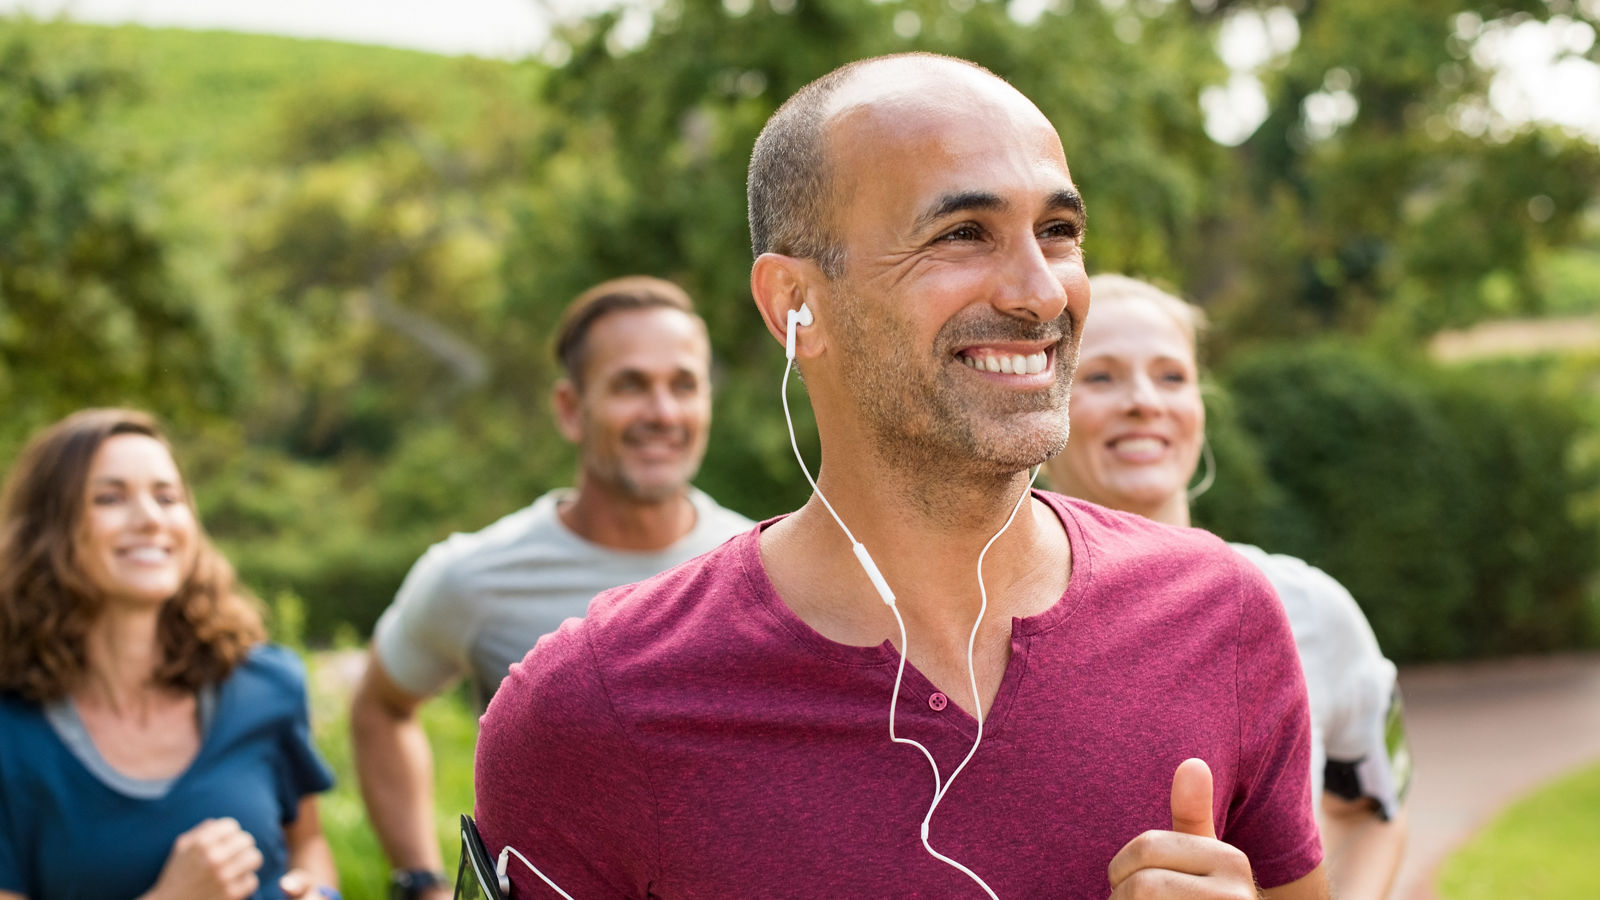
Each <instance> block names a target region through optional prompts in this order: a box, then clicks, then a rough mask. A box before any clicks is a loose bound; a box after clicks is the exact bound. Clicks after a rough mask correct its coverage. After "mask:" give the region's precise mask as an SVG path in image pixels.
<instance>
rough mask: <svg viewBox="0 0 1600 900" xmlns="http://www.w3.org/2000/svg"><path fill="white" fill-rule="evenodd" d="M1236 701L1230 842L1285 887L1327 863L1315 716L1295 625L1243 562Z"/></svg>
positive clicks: (1264, 881)
mask: <svg viewBox="0 0 1600 900" xmlns="http://www.w3.org/2000/svg"><path fill="white" fill-rule="evenodd" d="M1233 559H1234V561H1235V565H1236V566H1237V569H1238V572H1239V624H1238V628H1239V631H1238V634H1239V637H1238V647H1237V654H1236V659H1237V660H1238V667H1237V675H1236V678H1235V691H1236V702H1237V704H1238V710H1239V743H1240V746H1239V773H1238V779H1237V781H1236V784H1235V788H1234V790H1235V795H1234V797H1233V798H1232V799H1231V801H1230V814H1229V822H1230V823H1234V822H1237V823H1239V825H1238V827H1232V826H1230V828H1229V830H1228V832H1227V834H1226V835H1225V839H1226V840H1227V841H1228V843H1230V844H1233V845H1234V846H1236V847H1238V848H1239V849H1241V850H1243V851H1244V852H1245V854H1246V856H1248V857H1249V858H1250V866H1251V868H1252V870H1253V871H1254V873H1255V877H1256V881H1257V882H1258V883H1259V884H1261V886H1262V887H1267V888H1271V887H1277V886H1279V885H1283V884H1288V883H1289V882H1292V881H1296V880H1298V879H1300V878H1303V877H1304V876H1305V875H1307V874H1308V873H1310V872H1311V870H1312V869H1314V868H1315V867H1316V866H1317V864H1318V863H1319V862H1321V861H1322V843H1321V839H1320V838H1319V836H1318V833H1317V824H1316V818H1315V816H1314V814H1313V812H1312V807H1311V784H1310V774H1311V717H1310V712H1309V708H1308V705H1307V700H1306V689H1305V678H1304V676H1303V675H1302V674H1301V670H1300V658H1299V655H1298V654H1297V653H1296V651H1295V644H1294V636H1293V633H1292V632H1291V631H1290V629H1289V621H1288V618H1287V617H1286V616H1285V614H1284V611H1283V606H1282V604H1280V603H1279V602H1278V599H1277V596H1276V595H1275V594H1274V593H1273V591H1272V587H1271V585H1270V584H1269V583H1268V582H1267V581H1266V577H1265V576H1264V575H1262V574H1261V572H1260V571H1258V570H1257V569H1256V568H1255V567H1253V566H1251V565H1249V564H1248V563H1246V562H1245V561H1244V560H1243V559H1242V558H1240V557H1236V556H1235V557H1233Z"/></svg>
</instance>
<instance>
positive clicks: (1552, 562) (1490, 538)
mask: <svg viewBox="0 0 1600 900" xmlns="http://www.w3.org/2000/svg"><path fill="white" fill-rule="evenodd" d="M1224 383H1225V384H1226V387H1227V390H1228V392H1229V393H1230V394H1231V395H1232V397H1233V398H1235V402H1236V403H1237V410H1236V421H1237V423H1238V426H1239V428H1240V429H1241V431H1242V432H1243V433H1244V434H1246V435H1248V436H1249V438H1250V440H1251V441H1253V443H1254V453H1256V454H1259V459H1260V465H1261V467H1262V468H1264V469H1265V472H1266V474H1267V476H1268V479H1269V482H1270V484H1264V483H1261V482H1260V481H1259V480H1257V481H1254V482H1252V481H1250V480H1248V479H1246V480H1245V481H1244V482H1243V483H1242V484H1230V482H1229V478H1228V476H1227V473H1229V472H1230V470H1232V471H1241V470H1242V471H1245V472H1248V471H1249V466H1250V456H1251V449H1250V447H1248V446H1247V445H1245V446H1240V442H1239V441H1238V440H1237V438H1235V437H1231V436H1229V437H1226V438H1225V439H1223V440H1217V439H1216V437H1215V436H1214V438H1213V440H1214V443H1216V444H1217V450H1218V457H1219V471H1221V472H1222V473H1224V475H1223V477H1220V478H1219V483H1218V487H1217V490H1216V492H1215V493H1217V494H1219V495H1221V496H1220V497H1218V498H1214V499H1211V500H1210V501H1209V502H1208V503H1207V504H1206V505H1205V506H1203V507H1201V509H1200V510H1199V511H1198V512H1199V513H1200V515H1199V516H1197V520H1198V521H1199V522H1200V523H1201V524H1204V525H1206V526H1207V527H1211V528H1214V529H1215V530H1216V531H1218V532H1219V533H1221V534H1224V535H1226V536H1228V537H1230V538H1236V539H1244V540H1249V541H1252V542H1255V543H1259V544H1260V545H1262V546H1263V547H1266V548H1267V549H1269V550H1273V551H1275V552H1282V553H1290V554H1293V555H1295V556H1300V557H1302V558H1304V559H1306V560H1307V561H1309V562H1311V563H1312V564H1314V565H1317V566H1319V567H1321V568H1323V569H1325V570H1326V571H1328V572H1329V574H1331V575H1333V576H1334V577H1336V578H1338V579H1339V580H1340V581H1341V582H1343V583H1344V584H1345V586H1346V587H1348V588H1349V589H1350V591H1351V593H1353V594H1354V595H1355V597H1356V599H1357V601H1358V602H1359V603H1360V604H1361V606H1362V608H1363V609H1364V610H1365V611H1366V614H1367V617H1368V619H1369V620H1370V621H1371V622H1372V626H1373V630H1374V631H1375V632H1376V633H1377V635H1378V639H1379V641H1380V643H1382V644H1383V646H1384V648H1385V651H1386V652H1387V653H1388V654H1389V655H1390V656H1391V657H1393V658H1396V659H1402V660H1424V659H1452V658H1461V657H1468V656H1483V655H1490V654H1504V653H1517V652H1532V651H1541V650H1548V649H1554V648H1558V647H1571V646H1574V645H1577V644H1581V643H1583V642H1585V641H1588V640H1592V639H1593V637H1594V635H1595V634H1596V629H1595V623H1594V618H1595V614H1594V611H1593V609H1592V604H1591V600H1592V596H1593V594H1592V590H1593V577H1594V573H1595V572H1596V571H1597V570H1600V533H1597V531H1596V528H1595V525H1594V522H1593V520H1592V519H1585V518H1584V517H1583V516H1580V515H1579V514H1578V513H1579V505H1578V504H1579V502H1580V501H1581V499H1582V498H1585V497H1588V498H1591V500H1592V498H1593V497H1594V496H1595V494H1596V491H1597V485H1600V478H1597V473H1596V471H1595V469H1594V467H1593V466H1582V465H1579V464H1578V462H1577V460H1576V457H1575V455H1574V448H1575V447H1576V446H1577V442H1578V440H1579V439H1580V437H1581V436H1582V435H1583V434H1584V419H1583V412H1582V410H1581V408H1580V406H1579V404H1578V402H1577V400H1576V398H1574V397H1573V396H1570V395H1561V394H1558V393H1556V392H1554V391H1552V390H1551V389H1550V388H1549V387H1548V385H1547V382H1546V380H1545V379H1544V378H1543V377H1541V375H1540V374H1539V371H1538V370H1537V369H1528V370H1524V371H1520V372H1519V371H1515V370H1504V371H1496V372H1492V373H1491V372H1488V371H1479V370H1462V371H1441V370H1437V369H1432V368H1428V367H1424V366H1421V365H1407V364H1401V363H1397V362H1393V361H1388V360H1383V359H1379V358H1377V357H1376V356H1374V355H1372V354H1370V353H1368V352H1364V351H1362V350H1359V349H1356V348H1354V347H1351V346H1349V345H1345V344H1341V343H1334V342H1324V343H1317V344H1313V345H1311V346H1305V345H1295V346H1270V347H1265V348H1262V349H1258V350H1256V351H1253V352H1250V353H1247V354H1243V355H1241V356H1239V357H1237V358H1235V360H1234V361H1233V363H1232V364H1231V365H1230V366H1229V367H1228V369H1227V372H1226V373H1225V377H1224ZM1221 434H1223V435H1228V432H1227V431H1226V430H1223V431H1222V432H1221ZM1230 493H1241V494H1244V495H1245V497H1244V498H1232V499H1229V498H1228V495H1229V494H1230Z"/></svg>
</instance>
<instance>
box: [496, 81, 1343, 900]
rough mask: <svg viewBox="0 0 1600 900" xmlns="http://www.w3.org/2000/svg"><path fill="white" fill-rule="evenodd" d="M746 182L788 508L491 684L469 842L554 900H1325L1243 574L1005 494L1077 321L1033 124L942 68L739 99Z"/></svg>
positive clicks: (1023, 102) (1213, 545)
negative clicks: (750, 120)
mask: <svg viewBox="0 0 1600 900" xmlns="http://www.w3.org/2000/svg"><path fill="white" fill-rule="evenodd" d="M749 197H750V222H751V234H752V239H753V244H754V250H755V253H756V260H755V265H754V267H753V270H752V273H751V288H752V292H753V294H754V297H755V301H756V305H757V307H758V309H759V311H760V313H761V315H762V317H763V319H764V321H765V322H766V324H767V326H768V328H769V330H770V331H771V333H772V334H773V336H774V338H776V339H777V340H778V341H779V342H780V343H781V344H785V345H787V355H789V356H790V357H791V358H792V359H793V360H794V361H795V362H796V363H797V364H798V366H799V368H800V370H801V371H802V373H803V375H804V379H805V385H806V391H807V393H808V395H809V397H810V400H811V405H812V409H813V411H814V413H815V415H816V420H817V427H818V432H819V435H820V437H821V445H822V460H821V466H820V469H819V472H818V476H817V479H816V492H815V493H814V494H813V495H812V497H811V498H810V500H809V501H808V502H807V503H806V504H805V505H804V506H803V507H801V508H800V509H799V510H798V511H796V512H794V513H792V514H790V515H787V516H783V517H779V518H777V519H773V520H770V521H768V522H764V523H762V524H761V525H760V526H759V527H758V528H756V529H754V530H752V531H751V532H749V533H747V534H746V535H744V536H742V537H739V538H736V539H734V540H732V541H730V542H728V543H727V544H725V545H723V546H722V547H721V548H719V549H718V550H716V551H714V552H712V553H710V554H707V555H706V556H703V557H701V558H699V559H697V560H694V561H692V562H690V563H688V564H686V565H683V566H680V567H678V568H675V569H673V570H671V571H669V572H667V573H664V574H663V575H661V576H659V577H657V578H655V579H652V580H650V581H648V582H645V583H643V584H641V585H637V586H634V587H631V588H626V589H622V590H618V591H614V592H611V593H609V594H607V595H605V596H604V597H602V598H600V599H599V600H597V601H596V603H595V606H594V607H593V608H592V609H591V611H590V614H589V617H588V618H587V619H586V620H585V621H584V622H582V623H581V624H578V623H569V624H568V625H567V626H565V627H563V628H562V629H561V631H559V632H558V633H556V634H555V635H553V636H551V637H550V638H549V639H547V640H545V641H543V642H541V644H540V645H539V647H538V648H537V649H536V650H535V651H534V652H533V653H532V654H531V655H530V656H529V657H528V659H527V660H526V661H525V662H524V663H523V664H522V665H520V666H518V667H514V668H513V669H512V673H511V676H510V677H509V678H508V679H507V681H506V683H505V684H504V686H503V687H502V689H501V691H500V693H499V694H498V695H497V696H496V698H495V701H494V703H493V704H492V705H491V706H490V708H489V711H488V713H487V715H486V716H485V719H484V730H483V736H482V739H481V741H480V744H479V749H478V761H477V781H476V783H477V791H478V793H477V814H478V816H479V818H480V824H481V827H482V831H483V834H484V837H485V840H486V842H487V844H488V846H489V849H490V850H491V852H494V853H498V852H499V851H500V849H501V848H502V847H506V846H510V847H513V848H515V849H517V850H518V851H519V852H521V853H523V854H524V855H526V856H527V857H528V858H529V860H530V861H531V863H532V864H533V865H535V866H538V867H539V868H540V869H541V871H542V872H543V873H544V874H545V875H546V876H548V877H549V878H550V879H551V880H552V881H553V882H555V883H556V884H559V885H560V886H561V887H562V889H564V890H565V891H567V892H568V893H569V894H570V895H572V896H577V897H591V896H594V897H602V896H604V897H617V896H621V897H638V898H644V897H661V898H688V897H706V898H712V897H722V898H726V897H939V898H944V897H966V896H972V897H978V896H985V895H987V896H991V897H1104V896H1106V895H1107V894H1110V895H1112V896H1113V897H1116V898H1132V897H1150V896H1174V897H1237V898H1248V897H1255V896H1257V885H1258V884H1259V885H1260V886H1261V887H1263V888H1265V889H1266V895H1267V896H1269V897H1272V898H1311V897H1322V896H1325V895H1326V884H1325V879H1324V878H1323V873H1322V868H1321V865H1320V860H1321V848H1320V845H1319V843H1318V839H1317V833H1316V826H1315V823H1314V821H1313V819H1312V813H1311V806H1310V795H1309V790H1308V786H1307V776H1306V772H1307V770H1308V760H1307V729H1308V728H1309V724H1308V719H1307V712H1306V698H1305V689H1304V685H1303V683H1302V680H1301V675H1300V669H1299V664H1298V662H1297V659H1296V656H1295V649H1294V644H1293V641H1292V638H1291V636H1290V632H1289V627H1288V624H1287V622H1286V621H1285V619H1284V615H1283V612H1282V609H1281V606H1280V605H1279V604H1278V602H1277V601H1276V599H1275V598H1274V596H1273V595H1272V592H1271V588H1270V587H1269V586H1268V585H1267V584H1266V582H1265V581H1264V580H1263V578H1262V577H1261V576H1260V574H1259V573H1257V572H1256V571H1255V570H1254V569H1252V568H1251V567H1250V566H1249V565H1247V564H1245V563H1243V562H1242V561H1241V560H1240V559H1239V558H1238V556H1237V554H1234V553H1233V552H1232V551H1231V550H1229V549H1228V547H1227V546H1226V545H1225V544H1223V543H1221V542H1220V541H1218V540H1217V539H1215V538H1213V537H1211V536H1210V535H1207V534H1204V533H1203V532H1198V531H1189V530H1178V529H1172V528H1168V527H1165V526H1161V525H1156V524H1153V523H1150V522H1149V521H1147V520H1144V519H1141V518H1138V517H1134V516H1129V515H1124V514H1120V513H1114V512H1111V511H1108V510H1105V509H1102V508H1100V507H1095V506H1092V505H1090V504H1086V503H1081V502H1077V501H1072V500H1069V499H1066V498H1063V497H1059V496H1056V495H1054V494H1049V493H1045V492H1042V491H1033V490H1031V488H1030V478H1031V474H1032V471H1031V470H1032V469H1034V468H1035V467H1037V466H1038V465H1039V464H1040V463H1042V462H1043V461H1044V460H1045V459H1047V458H1049V457H1050V456H1052V455H1053V454H1055V453H1057V452H1059V451H1060V450H1061V449H1062V447H1063V446H1064V445H1065V442H1066V439H1067V421H1068V419H1067V415H1066V410H1067V402H1068V399H1069V392H1070V389H1071V382H1072V376H1073V371H1074V368H1075V366H1076V360H1077V346H1078V336H1079V330H1080V326H1081V325H1082V323H1083V321H1084V317H1085V316H1086V315H1087V314H1088V310H1089V290H1088V281H1087V277H1086V275H1085V273H1084V268H1083V246H1082V242H1083V235H1084V226H1085V213H1084V204H1083V200H1082V198H1081V197H1080V196H1079V193H1078V190H1077V187H1076V185H1075V184H1074V183H1073V181H1072V177H1071V174H1070V173H1069V171H1068V168H1067V162H1066V158H1065V154H1064V153H1063V151H1062V147H1061V141H1060V139H1059V137H1058V136H1057V134H1056V132H1055V129H1054V128H1053V127H1052V126H1051V125H1050V123H1049V121H1048V120H1047V119H1046V118H1045V117H1044V115H1043V114H1041V113H1040V111H1039V110H1038V109H1037V108H1036V107H1035V106H1034V105H1033V103H1031V102H1030V101H1029V100H1028V99H1027V98H1026V97H1024V96H1023V95H1022V94H1020V93H1018V92H1017V91H1016V90H1015V89H1013V88H1012V87H1011V86H1009V85H1008V84H1006V83H1005V82H1004V81H1002V80H1000V79H999V78H996V77H995V76H993V75H992V74H990V73H988V72H987V71H986V70H983V69H982V68H980V67H977V66H975V65H973V64H971V63H967V62H964V61H961V60H955V59H949V58H944V57H936V56H929V55H904V56H895V57H885V58H880V59H874V60H866V61H863V62H859V63H855V64H852V65H849V66H846V67H843V68H841V69H839V70H836V71H835V72H833V73H830V74H829V75H827V76H824V77H823V78H822V79H819V80H818V81H816V82H813V83H812V84H811V85H808V86H807V87H805V88H803V89H802V90H801V91H800V92H799V93H797V94H796V95H795V96H794V97H793V98H791V99H790V100H789V101H788V102H787V103H785V104H784V106H783V107H782V108H781V109H779V110H778V112H777V113H775V114H774V115H773V117H772V119H771V120H770V121H769V122H768V124H767V126H766V128H765V130H764V131H763V132H762V135H761V137H760V138H759V139H758V140H757V142H756V146H755V150H754V153H753V156H752V160H751V165H750V180H749ZM774 375H775V376H776V366H775V369H774ZM775 381H776V377H775ZM776 387H777V385H776V384H774V388H775V393H776ZM511 875H512V879H513V881H514V883H515V889H516V892H517V895H518V896H522V897H528V896H545V895H546V893H545V892H547V891H548V890H549V888H548V887H546V886H545V884H544V883H543V882H541V881H540V880H539V879H538V878H537V877H536V876H535V875H534V873H533V872H532V871H530V870H529V869H528V868H525V867H523V866H522V865H521V864H520V863H513V864H512V868H511Z"/></svg>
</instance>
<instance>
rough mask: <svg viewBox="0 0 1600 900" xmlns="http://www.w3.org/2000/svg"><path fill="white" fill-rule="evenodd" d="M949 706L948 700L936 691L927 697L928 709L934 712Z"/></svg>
mask: <svg viewBox="0 0 1600 900" xmlns="http://www.w3.org/2000/svg"><path fill="white" fill-rule="evenodd" d="M949 705H950V698H949V697H946V696H945V695H944V694H941V693H939V692H938V691H934V692H933V694H932V695H931V696H929V697H928V708H929V709H931V710H933V711H934V712H939V711H941V710H943V709H944V708H945V707H946V706H949Z"/></svg>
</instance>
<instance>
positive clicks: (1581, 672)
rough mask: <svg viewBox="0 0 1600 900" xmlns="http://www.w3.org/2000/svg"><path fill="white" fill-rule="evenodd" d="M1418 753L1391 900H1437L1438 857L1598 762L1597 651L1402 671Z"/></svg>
mask: <svg viewBox="0 0 1600 900" xmlns="http://www.w3.org/2000/svg"><path fill="white" fill-rule="evenodd" d="M1400 686H1401V690H1402V691H1403V692H1404V695H1405V702H1406V726H1407V729H1408V731H1409V733H1410V735H1411V750H1412V754H1413V756H1414V758H1415V760H1416V773H1417V774H1416V780H1415V782H1414V783H1413V785H1412V788H1411V799H1410V819H1411V837H1410V841H1409V844H1408V848H1407V852H1406V861H1405V863H1404V865H1402V867H1401V869H1400V877H1399V880H1398V882H1397V883H1396V886H1395V890H1394V892H1393V894H1392V900H1435V898H1436V896H1437V895H1436V894H1434V892H1433V880H1434V876H1435V875H1436V874H1437V870H1438V867H1439V864H1440V863H1441V862H1443V861H1444V859H1445V857H1447V856H1449V855H1450V853H1451V851H1453V850H1455V849H1456V848H1457V847H1459V846H1460V845H1461V844H1462V843H1463V842H1464V841H1466V839H1467V838H1468V837H1470V836H1471V834H1472V833H1473V832H1474V831H1476V830H1477V829H1478V828H1479V827H1481V826H1482V825H1484V824H1486V823H1487V822H1488V821H1489V820H1490V819H1492V818H1494V815H1495V813H1497V812H1499V811H1500V810H1501V809H1502V808H1503V807H1505V805H1506V804H1508V803H1510V802H1511V801H1513V800H1516V799H1517V798H1519V797H1521V796H1523V795H1524V794H1527V793H1528V792H1529V791H1531V790H1533V789H1534V788H1537V787H1538V786H1540V785H1542V784H1544V783H1545V782H1548V781H1550V780H1551V779H1553V778H1555V777H1557V776H1560V775H1562V774H1565V773H1567V772H1569V771H1571V770H1573V769H1576V768H1579V767H1581V766H1583V765H1584V764H1586V763H1592V762H1596V761H1600V655H1585V656H1556V657H1543V658H1537V659H1519V660H1510V661H1499V662H1492V663H1469V664H1463V665H1450V666H1422V667H1414V668H1406V669H1402V670H1401V672H1400Z"/></svg>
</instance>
